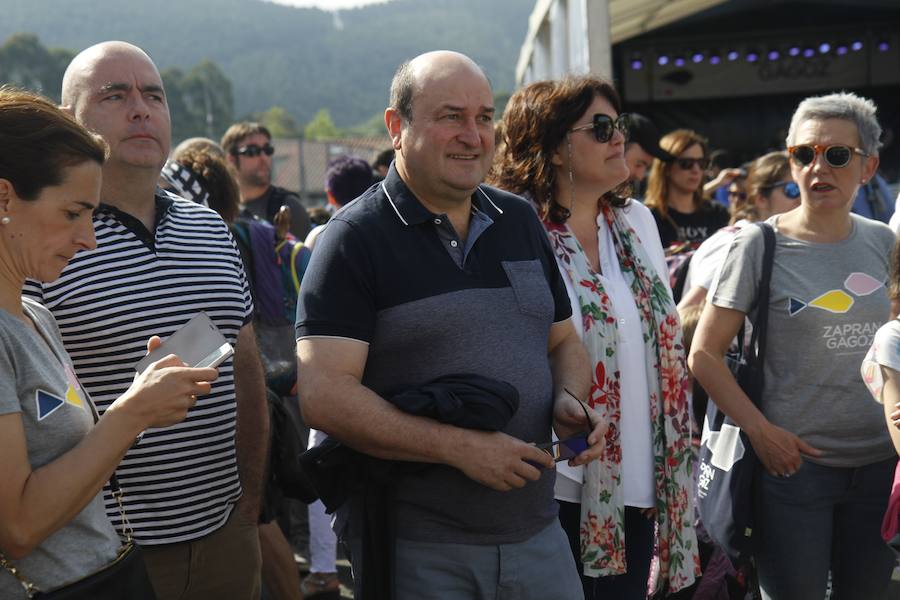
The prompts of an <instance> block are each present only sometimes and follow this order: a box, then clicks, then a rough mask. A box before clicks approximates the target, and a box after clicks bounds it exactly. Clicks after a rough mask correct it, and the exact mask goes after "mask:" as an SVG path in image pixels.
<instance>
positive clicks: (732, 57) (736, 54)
mask: <svg viewBox="0 0 900 600" xmlns="http://www.w3.org/2000/svg"><path fill="white" fill-rule="evenodd" d="M740 57H741V53H740V52H738V51H737V50H731V51H729V52H728V60H732V61H733V60H737V59H739V58H740Z"/></svg>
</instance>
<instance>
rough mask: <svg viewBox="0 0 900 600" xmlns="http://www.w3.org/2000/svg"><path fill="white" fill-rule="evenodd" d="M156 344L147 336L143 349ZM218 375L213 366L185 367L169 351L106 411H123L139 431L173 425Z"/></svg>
mask: <svg viewBox="0 0 900 600" xmlns="http://www.w3.org/2000/svg"><path fill="white" fill-rule="evenodd" d="M160 344H161V342H160V339H159V338H158V337H157V336H153V337H151V338H150V340H149V341H148V342H147V352H148V353H149V352H152V351H153V350H155V349H156V348H157V347H159V346H160ZM218 376H219V372H218V371H217V370H216V369H214V368H211V367H210V368H204V369H195V368H193V367H187V366H185V364H184V363H183V362H181V359H179V358H178V357H177V356H175V355H174V354H169V355H168V356H166V357H164V358H162V359H160V360H158V361H156V362H154V363H151V364H150V366H148V367H147V368H146V369H145V370H144V372H142V373H139V374H138V375H137V376H136V377H135V378H134V382H133V383H132V384H131V387H129V388H128V391H126V392H125V393H124V394H123V395H122V396H121V397H120V398H119V399H117V400H116V401H115V402H114V403H113V405H112V406H111V407H110V410H113V409H119V410H127V411H128V413H129V414H131V415H132V416H133V417H134V418H135V419H136V420H137V421H138V422H139V423H140V424H141V431H143V430H144V429H146V428H147V427H167V426H169V425H174V424H175V423H179V422H181V421H182V420H184V418H185V417H186V416H187V412H188V410H189V409H190V408H191V407H192V406H193V405H194V403H195V402H197V396H202V395H205V394H208V393H209V391H210V388H211V382H212V381H215V380H216V378H217V377H218Z"/></svg>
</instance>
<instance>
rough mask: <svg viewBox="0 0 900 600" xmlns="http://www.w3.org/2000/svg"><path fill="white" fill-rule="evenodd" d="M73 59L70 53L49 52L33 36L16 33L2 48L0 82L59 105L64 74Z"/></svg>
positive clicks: (59, 50) (63, 51) (69, 51)
mask: <svg viewBox="0 0 900 600" xmlns="http://www.w3.org/2000/svg"><path fill="white" fill-rule="evenodd" d="M74 56H75V54H74V53H73V52H72V51H71V50H64V49H61V48H54V49H52V50H48V49H47V48H46V47H44V45H43V44H41V42H40V40H39V39H38V37H37V36H36V35H34V34H33V33H16V34H13V35H11V36H10V37H9V38H7V40H6V41H5V42H4V44H3V46H0V81H2V82H4V83H11V84H14V85H17V86H19V87H22V88H27V89H30V90H33V91H35V92H40V93H42V94H44V95H45V96H47V97H49V98H51V99H53V100H54V101H57V102H58V101H59V99H60V98H59V96H60V90H61V89H62V77H63V73H65V70H66V66H68V64H69V62H70V61H71V60H72V58H73V57H74Z"/></svg>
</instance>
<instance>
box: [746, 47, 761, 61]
mask: <svg viewBox="0 0 900 600" xmlns="http://www.w3.org/2000/svg"><path fill="white" fill-rule="evenodd" d="M758 60H759V53H758V52H755V51H753V50H750V51H749V52H747V62H751V63H752V62H756V61H758Z"/></svg>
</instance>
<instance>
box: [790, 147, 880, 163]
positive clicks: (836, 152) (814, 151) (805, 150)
mask: <svg viewBox="0 0 900 600" xmlns="http://www.w3.org/2000/svg"><path fill="white" fill-rule="evenodd" d="M788 153H789V154H790V155H791V158H792V159H794V162H795V163H797V164H798V165H800V166H801V167H806V166H809V165H811V164H812V163H814V162H815V161H816V157H817V156H819V154H822V155H823V156H824V157H825V162H826V163H828V165H829V166H832V167H834V168H836V169H840V168H841V167H846V166H847V165H848V164H850V159H851V158H853V155H854V154H859V155H860V156H869V155H868V154H866V153H865V152H863V151H862V150H860V149H859V148H854V147H853V146H843V145H835V146H820V145H819V144H800V145H798V146H791V147H790V148H788Z"/></svg>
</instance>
